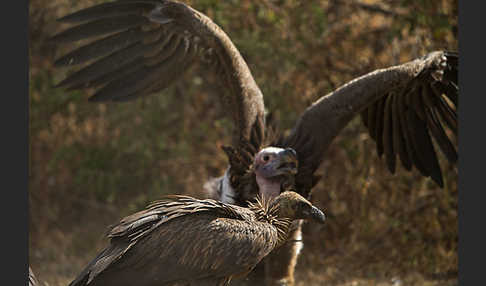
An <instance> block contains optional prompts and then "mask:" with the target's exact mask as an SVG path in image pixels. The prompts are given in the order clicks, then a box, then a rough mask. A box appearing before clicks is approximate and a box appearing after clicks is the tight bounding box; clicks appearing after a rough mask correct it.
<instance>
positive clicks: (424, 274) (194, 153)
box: [29, 0, 458, 286]
mask: <svg viewBox="0 0 486 286" xmlns="http://www.w3.org/2000/svg"><path fill="white" fill-rule="evenodd" d="M94 2H100V1H93V0H86V1H67V0H56V1H47V0H31V1H30V9H29V12H30V24H29V25H30V36H29V37H30V38H29V43H30V116H31V118H30V154H31V158H30V183H29V185H30V190H29V202H30V224H29V230H30V264H31V265H32V267H33V269H34V271H35V272H36V275H37V276H38V277H39V278H40V280H42V281H45V283H46V285H52V286H57V285H67V284H68V283H69V282H70V281H71V280H72V279H73V277H74V276H75V275H77V274H78V273H79V271H80V270H81V269H82V267H84V265H85V264H86V263H87V262H88V261H89V260H90V259H91V258H93V257H94V255H95V254H96V253H97V252H98V251H99V250H101V249H102V248H103V246H104V245H105V244H106V240H105V239H104V238H103V233H104V231H105V229H106V227H107V226H108V225H110V224H112V223H114V222H116V221H117V220H118V219H119V218H121V217H123V216H124V215H127V214H129V213H131V212H134V211H136V210H139V209H141V208H143V207H144V206H145V205H146V204H147V203H148V202H150V201H151V200H154V199H157V198H158V197H160V196H161V195H163V194H167V193H182V194H190V195H194V196H199V197H202V196H204V194H203V193H202V188H201V187H200V186H202V184H203V183H204V182H205V181H206V180H207V179H208V178H209V177H211V176H218V175H220V174H222V172H223V171H224V169H225V167H226V164H227V162H226V158H225V156H224V154H223V152H221V150H220V149H219V147H220V146H221V145H223V144H228V143H229V142H230V140H229V139H230V138H229V136H230V134H231V133H230V131H231V124H230V121H229V120H228V119H227V118H226V117H225V116H224V115H225V114H224V110H223V109H222V108H221V107H220V105H219V102H218V101H217V100H216V98H217V94H218V93H219V92H222V91H219V90H216V89H215V88H214V87H213V86H212V85H211V82H214V80H215V79H213V78H210V77H209V78H203V79H204V81H203V83H202V84H201V85H197V84H192V83H193V82H194V81H195V80H194V77H195V76H196V75H198V73H197V71H198V70H194V71H192V72H190V73H189V74H188V75H187V76H186V77H185V78H184V79H182V80H181V81H180V82H178V83H177V84H175V85H174V86H173V87H171V88H170V89H168V90H167V91H164V92H163V93H162V94H161V95H158V96H152V97H148V98H145V99H142V100H139V101H137V102H133V103H128V104H106V105H104V104H102V105H95V104H90V103H88V102H87V100H86V97H87V96H86V95H85V94H80V93H72V92H71V93H68V92H65V91H62V90H59V89H54V88H53V83H54V82H58V81H59V80H60V79H61V78H63V77H64V75H65V73H66V72H69V71H66V70H54V69H53V67H52V62H53V59H54V57H55V56H56V55H59V53H61V52H62V51H63V50H61V49H60V48H59V47H57V46H54V45H53V44H52V43H49V42H48V41H46V40H47V38H48V37H49V36H50V35H52V34H53V33H54V32H56V31H58V30H59V28H60V27H59V25H58V23H56V22H55V21H54V19H55V18H56V17H58V16H60V15H63V14H65V13H68V12H69V11H73V10H76V9H79V8H81V7H86V6H89V5H91V4H93V3H94ZM185 2H187V3H190V4H191V5H193V7H195V8H196V9H199V10H202V11H204V12H205V13H206V14H207V15H209V16H210V17H212V18H213V19H214V20H215V21H216V22H217V23H218V24H220V25H221V26H222V27H223V28H224V30H225V31H226V32H227V33H228V34H229V35H230V37H231V38H232V39H233V40H234V41H235V44H236V46H237V47H238V48H239V49H240V51H241V52H242V54H243V56H244V57H245V59H246V60H247V62H248V63H249V66H250V69H251V70H252V72H253V75H254V77H255V79H256V81H257V82H258V84H259V85H260V87H261V89H262V91H263V93H264V95H265V103H266V105H267V107H268V109H269V110H270V111H272V112H273V113H274V117H275V118H276V119H277V120H278V121H279V122H280V124H281V126H280V127H281V128H282V129H288V128H290V127H291V126H292V124H293V122H294V121H295V119H296V118H297V116H298V115H299V114H300V112H302V111H303V110H304V109H305V107H306V106H308V104H309V103H310V102H312V101H314V100H316V99H317V98H318V97H319V96H322V95H324V94H325V93H327V92H329V91H330V90H332V89H334V88H336V87H338V86H339V85H341V84H343V83H344V82H346V81H348V80H350V79H352V78H354V77H356V76H358V75H361V74H364V73H366V72H368V71H371V70H373V69H376V68H381V67H385V66H388V65H391V64H396V63H398V62H402V61H405V60H409V59H411V58H413V57H416V56H420V55H423V54H424V53H426V52H428V51H431V50H434V49H442V48H447V49H457V33H456V32H455V30H454V29H456V28H455V27H457V9H456V8H454V7H457V1H453V0H441V1H426V0H424V1H401V2H400V3H401V4H400V5H398V4H395V5H392V4H390V3H395V2H393V1H387V0H382V1H361V2H360V3H367V4H366V5H375V4H377V5H379V7H380V8H381V9H382V12H369V10H366V9H365V8H363V7H362V6H359V5H356V4H353V3H356V2H355V1H331V2H328V1H273V0H269V1H261V2H258V4H256V3H253V1H244V0H241V1H237V0H235V1H211V0H205V1H194V0H193V1H185ZM366 5H364V6H366ZM366 7H369V6H366ZM383 11H385V12H386V11H388V12H390V11H391V12H394V13H397V14H398V15H397V16H393V17H390V16H387V15H386V13H384V12H383ZM374 149H375V145H374V143H373V142H372V140H371V139H369V137H368V136H367V134H366V130H365V129H364V127H363V126H362V125H361V122H360V121H359V120H355V121H353V122H352V123H351V124H350V126H348V127H347V128H346V129H345V130H344V131H343V132H342V133H341V134H340V135H339V136H338V138H336V140H335V142H334V144H333V145H332V146H331V148H330V150H329V152H328V154H327V156H326V161H325V162H324V164H323V166H322V167H321V169H320V170H319V172H320V174H322V175H323V179H322V180H321V181H320V183H319V184H318V186H317V187H316V188H315V190H314V193H313V201H314V202H315V203H316V204H317V205H318V206H319V207H320V208H322V209H323V210H325V212H326V213H327V214H328V215H329V219H328V222H327V224H326V225H324V226H323V227H316V226H315V225H311V224H306V225H305V227H304V232H305V238H304V239H305V247H304V250H303V255H302V256H301V258H300V260H299V262H298V266H297V278H298V281H299V282H298V285H323V284H325V285H340V286H344V285H393V286H398V285H456V284H457V237H458V234H457V170H456V169H455V167H454V166H450V165H448V164H447V163H446V161H445V160H442V161H443V162H442V163H444V164H442V166H444V167H443V169H444V170H443V171H444V174H445V186H446V187H445V188H444V189H439V188H438V187H437V186H436V185H435V184H434V183H433V182H432V181H431V180H429V179H424V178H422V177H421V176H420V175H419V174H418V173H417V172H416V171H413V172H411V173H410V172H406V171H404V170H402V169H400V168H399V169H398V170H397V174H396V175H391V174H389V172H388V171H387V170H386V169H385V166H384V162H382V161H381V160H379V158H377V156H376V151H374ZM194 186H196V187H194Z"/></svg>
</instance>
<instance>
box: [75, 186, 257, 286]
mask: <svg viewBox="0 0 486 286" xmlns="http://www.w3.org/2000/svg"><path fill="white" fill-rule="evenodd" d="M216 219H229V220H231V221H233V223H231V224H228V225H230V226H238V225H239V224H238V223H237V222H235V221H241V222H245V221H248V222H253V221H254V220H255V218H254V214H253V213H252V212H251V211H250V210H248V209H245V208H241V207H237V206H231V205H227V204H224V203H221V202H218V201H214V200H209V199H206V200H198V199H195V198H191V197H187V196H177V195H175V196H168V197H166V198H165V199H163V200H161V201H157V202H154V203H153V204H151V205H149V206H148V207H147V209H145V210H143V211H140V212H137V213H135V214H133V215H130V216H127V217H125V218H123V219H122V220H121V221H120V222H119V223H117V224H116V225H114V226H112V227H111V228H110V231H109V233H108V237H109V238H110V239H111V241H110V245H109V246H108V247H107V248H106V249H105V250H103V251H102V252H101V253H100V254H99V255H98V256H97V257H96V258H95V259H93V260H92V261H91V262H90V263H89V264H88V266H87V267H86V268H85V269H84V270H83V271H82V272H81V274H80V275H79V276H78V277H77V278H76V279H75V280H74V281H73V282H71V284H70V285H72V286H78V285H92V284H91V283H94V284H93V285H134V284H137V285H153V283H154V281H157V280H159V282H160V283H162V284H164V283H166V282H168V281H172V280H178V279H198V278H201V277H200V276H201V275H202V276H204V275H205V274H204V273H206V272H207V273H208V275H210V274H211V273H209V272H208V270H209V268H210V267H211V266H214V265H215V264H217V263H219V262H220V261H224V259H223V258H224V257H222V256H223V254H222V253H219V254H218V255H216V254H214V253H213V252H214V251H215V250H214V249H211V251H210V252H205V251H208V249H209V248H210V246H211V244H214V245H218V246H221V244H225V243H233V244H237V243H238V241H237V238H236V240H235V239H232V240H230V241H227V240H226V241H225V240H224V239H222V238H221V236H224V235H225V233H224V231H225V230H226V229H225V228H224V225H223V226H222V227H221V229H219V231H218V230H214V229H207V228H208V225H209V223H210V222H212V221H213V220H216ZM243 225H245V224H243ZM235 233H238V231H236V232H235ZM243 233H244V229H243ZM212 235H213V236H217V235H219V237H216V238H217V239H214V241H213V240H212V239H211V236H212ZM238 236H239V234H238ZM241 237H242V238H244V235H242V236H241ZM241 242H242V243H250V240H249V239H246V240H245V239H243V240H242V241H241ZM246 246H251V245H246ZM213 248H214V247H213ZM221 251H223V249H221ZM203 255H206V257H204V256H203ZM208 255H209V256H208ZM189 256H190V257H189ZM219 256H221V257H219ZM233 258H234V257H233ZM198 259H199V261H200V262H201V259H203V262H205V263H207V264H208V265H206V266H208V267H209V268H208V267H206V266H203V265H202V264H201V263H199V264H198V263H192V261H196V260H198ZM204 259H205V260H204ZM224 262H225V263H226V264H228V263H227V262H228V261H224ZM216 269H219V270H221V269H226V268H225V267H224V265H218V267H216V268H212V270H216ZM183 270H185V271H187V272H185V273H182V272H184V271H183ZM181 271H182V272H181ZM226 274H228V273H223V275H222V276H221V277H224V276H225V275H226ZM137 277H138V278H137Z"/></svg>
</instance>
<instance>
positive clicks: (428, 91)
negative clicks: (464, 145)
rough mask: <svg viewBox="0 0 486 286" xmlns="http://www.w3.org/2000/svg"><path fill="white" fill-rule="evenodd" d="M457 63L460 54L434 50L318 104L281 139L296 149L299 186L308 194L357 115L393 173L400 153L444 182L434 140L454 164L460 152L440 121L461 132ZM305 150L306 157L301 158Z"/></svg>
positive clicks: (350, 85)
mask: <svg viewBox="0 0 486 286" xmlns="http://www.w3.org/2000/svg"><path fill="white" fill-rule="evenodd" d="M457 63H458V54H457V53H452V52H444V51H436V52H432V53H430V54H428V55H426V56H424V57H421V58H418V59H415V60H413V61H410V62H407V63H404V64H401V65H397V66H393V67H390V68H385V69H380V70H376V71H373V72H370V73H369V74H366V75H364V76H361V77H359V78H357V79H354V80H352V81H350V82H348V83H346V84H345V85H343V86H342V87H340V88H338V89H337V90H336V91H334V92H331V93H330V94H328V95H326V96H323V97H321V98H320V99H319V100H318V101H316V102H315V103H313V104H312V105H311V106H310V107H309V108H307V110H306V111H305V112H304V113H303V114H302V115H301V117H300V118H299V120H298V121H297V123H296V125H295V127H294V128H293V130H292V132H291V133H290V135H289V136H288V137H286V138H284V139H283V140H282V144H281V146H282V147H287V146H288V147H292V148H294V149H295V150H296V151H297V154H298V157H299V173H298V174H297V177H296V184H297V185H298V186H297V189H299V187H300V188H301V189H302V193H303V194H304V195H306V194H307V192H308V191H309V188H308V186H309V185H310V184H309V182H310V181H311V180H312V174H313V173H314V172H315V170H316V169H317V167H318V166H319V162H320V161H321V160H322V158H323V156H324V153H325V151H326V150H327V147H328V146H329V144H330V143H331V142H332V140H333V139H334V138H335V137H336V135H337V134H338V133H339V132H340V131H341V130H342V129H343V128H344V127H345V126H346V125H347V124H348V122H349V121H350V120H351V119H353V118H354V116H355V115H357V114H360V116H361V119H362V121H363V123H364V125H365V127H366V128H367V129H368V133H369V135H370V137H371V138H372V139H373V140H375V141H376V148H377V153H378V155H379V156H381V155H382V154H383V153H385V155H386V163H387V167H388V169H389V170H390V172H392V173H394V172H395V165H396V159H395V158H396V155H398V156H399V157H400V161H401V163H402V165H403V166H404V168H405V169H407V170H411V169H412V167H413V166H415V167H416V168H417V169H418V170H419V172H420V173H421V174H422V175H423V176H425V177H431V178H432V180H434V181H435V182H436V183H437V184H438V185H439V186H441V187H442V186H443V178H442V172H441V168H440V165H439V160H438V157H437V155H436V152H435V146H434V143H433V141H435V143H436V144H437V145H439V148H440V149H441V150H442V152H443V153H444V154H446V157H447V159H448V160H449V161H450V162H451V163H453V164H454V163H455V161H456V159H457V154H456V152H455V149H454V146H453V144H452V142H451V140H450V139H449V138H448V137H447V135H446V132H445V131H444V129H443V128H442V124H441V123H440V122H441V121H442V122H444V123H445V126H447V127H448V128H449V129H450V130H451V131H452V133H453V134H454V135H455V136H456V135H457V115H456V109H457V102H458V88H457V72H458V67H457ZM323 124H325V126H323ZM302 138H306V140H305V142H303V141H301V140H300V139H302ZM310 142H312V144H310ZM302 154H306V155H304V156H303V157H305V159H303V160H300V158H301V155H302ZM309 154H311V155H309ZM301 170H302V171H301ZM303 170H306V171H305V172H304V171H303Z"/></svg>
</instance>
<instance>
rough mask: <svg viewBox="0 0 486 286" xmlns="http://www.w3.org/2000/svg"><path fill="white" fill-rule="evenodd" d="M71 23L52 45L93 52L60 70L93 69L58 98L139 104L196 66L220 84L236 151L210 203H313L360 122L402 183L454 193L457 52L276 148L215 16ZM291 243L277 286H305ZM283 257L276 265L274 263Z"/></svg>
mask: <svg viewBox="0 0 486 286" xmlns="http://www.w3.org/2000/svg"><path fill="white" fill-rule="evenodd" d="M59 21H60V22H62V23H67V24H70V27H68V28H66V29H65V30H64V31H62V32H60V33H58V34H56V35H54V36H53V37H52V40H53V41H54V42H55V43H59V44H61V43H67V42H74V41H78V40H86V39H92V41H89V42H88V43H87V44H84V45H82V46H80V47H77V48H75V49H73V50H72V51H70V52H68V53H67V54H65V55H63V56H61V57H60V58H58V59H57V60H56V62H55V65H56V66H59V67H61V66H72V65H81V66H80V68H79V69H77V71H75V72H74V73H72V74H70V75H68V76H67V77H66V78H65V79H64V80H62V81H61V82H60V83H58V85H57V86H59V87H62V88H66V89H67V90H88V89H89V90H93V91H94V93H93V94H92V95H91V97H90V98H89V100H90V101H95V102H100V101H129V100H133V99H137V98H139V97H142V96H146V95H150V94H153V93H156V92H159V91H161V90H163V89H165V88H166V87H168V86H169V85H170V84H171V83H173V82H175V81H176V80H177V79H178V78H180V77H181V76H182V75H183V74H184V72H185V71H186V70H188V69H189V67H190V66H192V65H193V64H195V63H200V64H203V65H204V66H206V67H207V72H213V73H214V75H215V76H217V77H218V78H219V80H218V83H219V84H220V85H221V89H222V90H224V91H225V95H224V96H222V98H221V100H222V102H224V103H225V104H226V105H227V106H228V111H229V113H230V114H231V116H232V118H233V122H234V129H233V130H234V132H233V135H232V142H231V146H226V147H223V150H224V152H225V153H226V155H227V156H228V161H229V166H228V168H227V169H226V171H225V173H224V174H223V175H222V176H221V177H219V178H215V179H212V180H210V181H209V182H207V183H206V184H205V187H206V190H207V192H208V196H209V197H210V198H213V199H217V200H220V201H222V202H225V203H231V204H236V205H240V206H246V205H247V202H248V201H254V200H255V198H256V196H257V195H261V196H267V197H274V196H276V195H278V194H279V193H282V192H284V191H289V190H294V191H296V192H298V193H299V194H301V195H302V196H303V197H305V198H309V195H310V193H311V190H312V188H313V187H314V186H315V185H316V183H317V181H318V180H319V176H317V175H316V174H315V172H316V170H317V169H318V167H319V166H320V164H321V163H322V161H323V160H324V159H325V154H326V150H327V149H328V147H329V145H330V144H331V142H332V141H333V139H334V138H335V137H336V136H337V135H338V134H339V132H340V131H341V130H342V129H343V128H344V127H346V125H347V124H348V123H349V122H350V121H351V120H352V119H353V118H355V117H356V116H358V115H359V116H360V117H361V118H362V121H363V123H364V125H365V126H366V127H367V129H368V131H369V135H370V137H371V138H372V139H373V140H374V141H375V142H376V148H377V153H378V155H379V156H380V157H384V160H385V162H386V166H387V168H388V169H389V171H390V172H391V173H394V172H395V169H396V165H397V164H400V163H401V165H402V166H403V167H404V168H405V169H406V170H408V171H410V170H412V168H416V169H417V170H418V171H419V172H420V174H421V175H423V176H425V177H430V178H431V179H432V180H433V181H434V182H435V183H437V184H438V185H439V186H441V187H443V185H444V182H443V178H442V171H441V167H440V165H439V161H438V155H437V152H436V151H437V149H440V151H441V152H442V153H443V154H444V155H445V157H446V158H447V160H448V161H449V162H450V163H451V164H455V163H456V162H457V157H458V155H457V151H456V144H455V142H456V141H455V140H454V139H453V138H456V136H457V113H456V109H457V105H458V79H457V73H458V53H456V52H451V51H433V52H430V53H429V54H426V55H424V56H422V57H420V58H416V59H414V60H411V61H409V62H405V63H403V64H400V65H396V66H391V67H387V68H383V69H379V70H375V71H372V72H370V73H368V74H365V75H363V76H361V77H358V78H356V79H354V80H352V81H350V82H348V83H346V84H344V85H343V86H341V87H339V88H338V89H336V90H335V91H333V92H330V93H329V94H327V95H324V96H322V97H321V98H320V99H318V100H317V101H316V102H314V103H312V104H311V105H310V106H309V107H308V108H307V109H306V110H305V111H304V112H303V113H302V114H301V115H300V117H299V118H298V120H297V122H296V123H295V125H294V127H293V129H292V130H291V132H290V133H289V134H288V135H282V136H280V137H278V138H276V139H272V138H270V137H271V136H268V134H269V132H266V129H268V128H267V127H266V125H267V124H266V122H265V106H264V101H263V95H262V92H261V91H260V89H259V87H258V85H257V84H256V82H255V80H254V78H253V76H252V74H251V72H250V70H249V68H248V66H247V64H246V62H245V60H244V59H243V57H242V56H241V54H240V53H239V51H238V49H237V48H236V47H235V45H234V44H233V42H232V41H231V40H230V38H229V37H228V35H227V34H226V33H225V32H224V31H223V30H222V29H221V28H220V27H219V26H218V25H216V24H215V23H214V22H213V21H212V20H211V19H210V18H208V17H207V16H206V15H204V14H203V13H201V12H199V11H196V10H195V9H193V8H192V7H190V6H188V5H186V4H184V3H180V2H177V1H164V0H119V1H114V2H106V3H102V4H98V5H95V6H92V7H89V8H85V9H83V10H80V11H77V12H74V13H72V14H69V15H66V16H64V17H62V18H60V19H59ZM433 142H435V143H433ZM284 153H286V154H287V156H289V155H288V154H290V153H295V156H296V157H297V158H298V160H297V162H287V163H283V165H282V162H281V161H282V157H285V156H283V154H284ZM292 165H296V167H297V170H296V171H295V172H287V173H286V174H284V175H282V174H279V172H278V171H279V170H278V169H279V168H291V169H293V168H292ZM280 171H282V170H280ZM290 237H291V238H292V239H289V243H286V244H284V245H282V246H281V247H279V248H278V249H276V251H275V253H276V252H278V253H280V254H279V255H280V256H279V257H276V258H275V261H276V263H270V262H269V263H268V265H273V266H272V267H270V266H268V267H269V268H270V269H266V268H265V271H263V272H264V273H266V274H265V275H269V276H270V278H268V277H267V278H266V281H276V283H280V284H283V285H293V283H294V278H293V271H294V266H295V263H296V258H297V256H298V253H299V251H300V249H301V247H302V245H303V244H302V242H301V240H302V239H301V221H299V220H298V221H296V222H294V223H293V227H292V228H291V233H290ZM290 241H292V242H290ZM272 255H273V253H272V254H271V255H270V256H269V257H268V258H267V259H265V260H264V261H266V260H269V259H274V258H271V257H272ZM262 267H264V266H262ZM257 268H258V267H257Z"/></svg>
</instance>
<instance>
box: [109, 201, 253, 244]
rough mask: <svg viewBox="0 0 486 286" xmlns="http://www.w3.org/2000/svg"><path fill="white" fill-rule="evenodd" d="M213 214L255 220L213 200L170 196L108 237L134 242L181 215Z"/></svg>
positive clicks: (112, 229)
mask: <svg viewBox="0 0 486 286" xmlns="http://www.w3.org/2000/svg"><path fill="white" fill-rule="evenodd" d="M199 214H210V215H211V214H212V215H214V216H216V217H220V218H230V219H236V220H255V213H254V212H253V211H251V210H250V209H247V208H243V207H238V206H235V205H230V204H225V203H222V202H219V201H215V200H212V199H204V200H202V199H196V198H192V197H189V196H182V195H169V196H166V197H164V198H163V199H161V200H158V201H155V202H153V203H151V204H150V205H149V206H148V207H147V208H146V209H145V210H142V211H140V212H137V213H135V214H132V215H129V216H127V217H125V218H123V219H122V220H120V222H119V223H117V224H115V225H113V226H111V227H110V229H109V232H108V235H107V236H108V237H109V238H111V239H115V240H116V239H121V240H127V241H131V242H134V241H137V240H139V239H140V238H142V237H143V236H145V235H147V234H148V233H150V232H151V231H152V230H154V229H155V228H157V227H159V226H160V225H162V224H164V223H167V222H168V221H171V220H173V219H176V218H178V217H182V216H194V215H199Z"/></svg>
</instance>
